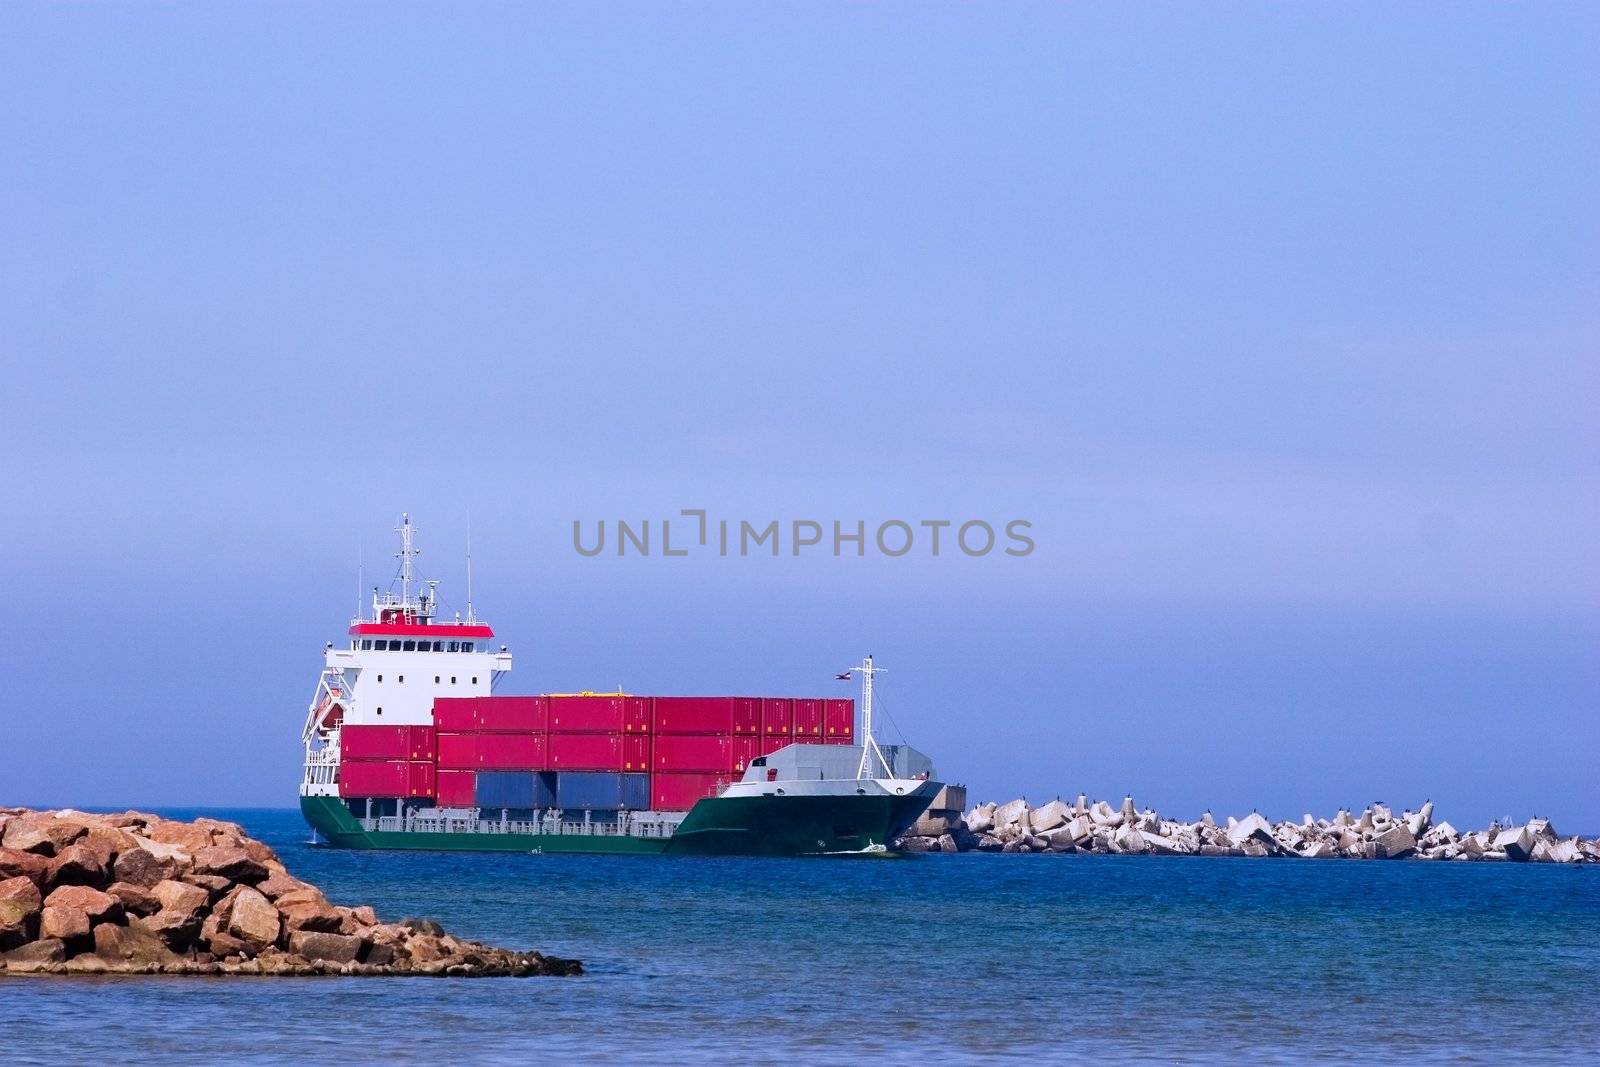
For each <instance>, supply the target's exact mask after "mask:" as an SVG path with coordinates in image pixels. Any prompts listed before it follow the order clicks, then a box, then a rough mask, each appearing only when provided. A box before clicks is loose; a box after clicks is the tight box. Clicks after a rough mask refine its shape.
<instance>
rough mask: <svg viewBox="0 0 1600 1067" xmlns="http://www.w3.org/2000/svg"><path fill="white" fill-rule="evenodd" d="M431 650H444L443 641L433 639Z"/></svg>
mask: <svg viewBox="0 0 1600 1067" xmlns="http://www.w3.org/2000/svg"><path fill="white" fill-rule="evenodd" d="M433 650H434V651H435V652H443V651H444V642H443V641H435V642H434V643H433Z"/></svg>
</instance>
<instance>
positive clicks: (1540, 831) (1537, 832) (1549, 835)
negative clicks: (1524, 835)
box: [1528, 819, 1559, 843]
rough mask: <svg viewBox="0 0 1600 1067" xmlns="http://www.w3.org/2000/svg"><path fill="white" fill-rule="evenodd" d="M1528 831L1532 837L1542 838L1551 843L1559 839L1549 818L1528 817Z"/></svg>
mask: <svg viewBox="0 0 1600 1067" xmlns="http://www.w3.org/2000/svg"><path fill="white" fill-rule="evenodd" d="M1528 832H1529V833H1530V834H1532V835H1533V836H1534V837H1538V838H1543V839H1544V840H1546V841H1549V842H1551V843H1554V842H1555V841H1557V840H1558V839H1559V835H1558V834H1557V833H1556V828H1555V827H1554V826H1553V825H1551V822H1550V820H1549V819H1529V820H1528Z"/></svg>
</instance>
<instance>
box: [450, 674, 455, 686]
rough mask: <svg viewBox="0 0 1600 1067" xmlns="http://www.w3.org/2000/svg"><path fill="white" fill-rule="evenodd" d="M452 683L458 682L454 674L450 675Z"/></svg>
mask: <svg viewBox="0 0 1600 1067" xmlns="http://www.w3.org/2000/svg"><path fill="white" fill-rule="evenodd" d="M450 684H451V685H455V684H456V676H455V675H453V674H452V675H451V676H450Z"/></svg>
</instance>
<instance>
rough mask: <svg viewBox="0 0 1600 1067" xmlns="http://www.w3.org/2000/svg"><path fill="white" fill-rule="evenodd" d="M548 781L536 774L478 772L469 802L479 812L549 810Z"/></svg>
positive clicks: (551, 803) (551, 802)
mask: <svg viewBox="0 0 1600 1067" xmlns="http://www.w3.org/2000/svg"><path fill="white" fill-rule="evenodd" d="M549 778H550V776H549V775H547V774H541V773H539V772H537V771H479V772H478V777H477V781H476V783H475V788H474V790H473V799H474V802H475V803H476V804H477V805H478V807H480V808H551V807H554V806H555V795H554V792H553V791H552V790H551V788H550V780H549Z"/></svg>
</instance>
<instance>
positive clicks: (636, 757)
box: [622, 734, 650, 771]
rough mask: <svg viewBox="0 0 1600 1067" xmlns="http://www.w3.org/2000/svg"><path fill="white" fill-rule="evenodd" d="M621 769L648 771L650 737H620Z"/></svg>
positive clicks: (643, 735) (633, 735) (630, 735)
mask: <svg viewBox="0 0 1600 1067" xmlns="http://www.w3.org/2000/svg"><path fill="white" fill-rule="evenodd" d="M622 769H623V770H624V771H648V770H649V769H650V735H649V734H623V735H622Z"/></svg>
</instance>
